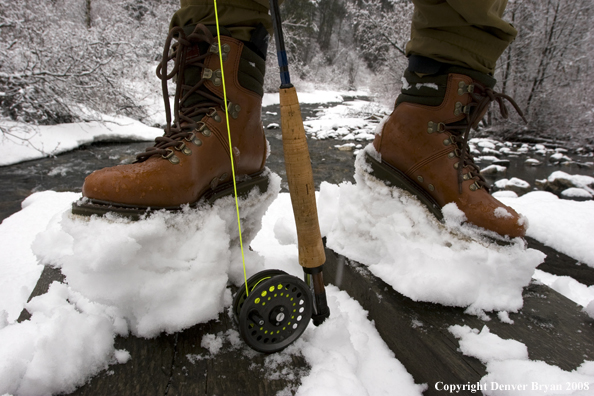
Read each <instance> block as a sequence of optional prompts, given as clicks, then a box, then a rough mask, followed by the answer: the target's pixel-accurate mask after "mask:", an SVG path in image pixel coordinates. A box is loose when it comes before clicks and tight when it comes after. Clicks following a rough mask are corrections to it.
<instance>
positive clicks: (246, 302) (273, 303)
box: [233, 270, 313, 353]
mask: <svg viewBox="0 0 594 396" xmlns="http://www.w3.org/2000/svg"><path fill="white" fill-rule="evenodd" d="M247 285H248V291H249V293H248V292H247V291H246V288H245V284H244V285H243V287H242V288H241V289H240V290H239V291H238V292H237V294H236V295H235V298H234V299H233V312H234V313H235V318H236V320H237V323H238V325H239V334H240V335H241V338H242V339H243V340H244V341H245V343H246V344H248V345H249V346H250V347H251V348H253V349H255V350H256V351H258V352H264V353H274V352H278V351H280V350H282V349H284V348H286V347H287V346H289V345H290V344H291V343H293V342H294V341H295V340H296V339H298V338H299V337H300V336H301V334H303V332H304V331H305V329H306V328H307V326H308V324H309V321H310V320H311V316H312V313H313V303H312V297H311V292H310V290H309V287H308V286H307V284H306V283H305V282H304V281H302V280H301V279H299V278H297V277H295V276H292V275H289V274H287V273H286V272H284V271H280V270H267V271H262V272H259V273H257V274H256V275H254V276H252V277H251V278H250V279H248V281H247Z"/></svg>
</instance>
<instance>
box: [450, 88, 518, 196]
mask: <svg viewBox="0 0 594 396" xmlns="http://www.w3.org/2000/svg"><path fill="white" fill-rule="evenodd" d="M470 96H471V98H472V101H471V102H470V103H469V104H468V105H466V106H465V107H464V108H462V109H461V111H462V112H463V113H464V114H465V119H464V120H462V121H461V122H459V123H456V124H449V125H442V128H443V129H442V131H449V132H450V133H452V136H451V138H450V140H451V141H452V143H453V144H455V145H456V149H455V150H454V153H455V155H456V156H457V157H458V158H460V161H459V163H458V164H457V165H456V167H457V171H458V191H459V193H460V194H462V183H463V182H464V181H465V180H474V189H480V188H485V190H487V192H489V184H488V183H487V181H486V180H485V178H484V176H483V175H482V174H481V173H480V168H479V166H478V165H477V164H476V163H475V162H474V158H473V157H472V155H471V153H470V147H469V146H468V139H469V136H470V130H471V129H472V128H473V127H474V126H476V125H478V123H479V121H480V117H482V115H483V113H484V112H485V110H486V109H487V108H488V107H489V105H490V104H491V102H496V103H497V104H498V105H499V112H500V114H501V116H502V117H503V118H505V119H507V118H508V117H509V112H508V110H507V107H506V106H505V101H508V102H509V103H510V104H511V105H512V106H513V107H514V109H515V110H516V112H517V113H518V114H519V115H520V117H522V119H523V120H524V122H527V121H526V118H525V117H524V113H523V112H522V110H521V109H520V107H519V106H518V104H517V103H516V102H515V101H514V100H513V99H512V98H511V97H510V96H508V95H505V94H502V93H499V92H495V91H493V89H492V88H488V87H483V86H481V85H479V84H476V85H474V90H473V91H472V92H470ZM464 168H467V169H469V172H468V173H466V174H464V173H463V172H462V170H463V169H464ZM471 189H473V186H472V185H471Z"/></svg>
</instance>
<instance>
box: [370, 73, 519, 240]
mask: <svg viewBox="0 0 594 396" xmlns="http://www.w3.org/2000/svg"><path fill="white" fill-rule="evenodd" d="M405 79H406V80H407V82H408V84H405V87H403V93H402V95H400V96H399V97H398V99H397V101H396V106H395V108H394V111H393V112H392V114H391V115H390V116H389V118H388V120H387V121H386V122H385V124H384V125H383V128H382V130H381V133H380V134H378V135H377V136H376V137H375V140H374V142H373V146H374V148H375V150H377V152H378V153H379V156H377V157H376V158H373V156H371V155H367V158H366V159H367V161H368V162H369V163H370V165H371V166H372V169H373V172H372V174H374V175H375V176H376V177H378V178H380V179H382V180H384V181H385V182H387V184H390V185H395V186H397V187H400V188H403V189H406V190H407V191H409V192H411V193H413V194H415V195H416V196H417V197H418V198H419V199H420V200H421V202H423V203H424V204H425V205H427V207H428V208H429V209H430V210H431V211H432V213H434V214H435V216H436V217H437V218H439V219H440V220H441V219H442V218H443V215H442V213H441V208H442V207H443V206H444V205H446V204H448V203H450V202H455V203H456V205H457V206H458V208H459V209H460V210H461V211H462V212H464V213H465V214H466V218H467V220H468V221H469V222H470V223H472V224H474V225H476V226H479V227H482V228H484V229H486V230H490V231H494V232H496V233H497V234H500V235H502V236H509V237H512V238H514V237H523V236H524V235H525V233H526V228H527V224H526V222H525V219H524V218H523V217H521V216H520V215H518V213H516V212H515V211H514V210H513V209H511V208H509V207H507V206H505V205H503V204H502V203H501V202H499V201H498V200H497V199H495V198H493V197H492V196H491V195H490V194H489V188H488V186H487V183H486V182H485V179H484V178H483V177H482V176H481V174H480V172H479V167H478V166H477V165H476V164H475V163H474V160H473V158H472V156H471V154H470V150H469V147H468V143H467V142H468V135H469V132H470V129H471V128H473V127H476V126H477V125H478V123H479V121H480V120H481V119H482V117H483V116H484V114H485V112H486V111H487V108H488V105H489V103H490V102H492V101H496V102H498V103H499V106H500V110H501V113H502V115H503V116H504V117H507V110H506V108H505V105H504V103H503V99H505V100H508V101H510V102H511V103H512V104H513V105H514V107H515V108H516V110H517V111H518V112H519V113H520V114H521V111H520V110H519V109H518V107H517V105H516V104H515V103H514V102H513V100H511V98H509V97H507V96H506V95H502V94H499V93H495V92H494V91H493V89H492V87H493V85H494V84H495V80H493V79H492V78H491V77H489V76H486V75H482V74H479V73H477V72H474V73H473V72H472V71H469V70H466V69H461V68H455V67H452V68H449V69H448V72H447V73H445V74H442V75H439V76H425V77H419V76H418V75H416V74H414V73H411V72H410V71H407V72H406V73H405Z"/></svg>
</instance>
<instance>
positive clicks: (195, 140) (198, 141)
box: [192, 135, 202, 147]
mask: <svg viewBox="0 0 594 396" xmlns="http://www.w3.org/2000/svg"><path fill="white" fill-rule="evenodd" d="M192 143H194V145H195V146H198V147H200V146H202V140H200V139H199V138H198V136H196V135H194V138H193V139H192Z"/></svg>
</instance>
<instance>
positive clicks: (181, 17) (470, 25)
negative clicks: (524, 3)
mask: <svg viewBox="0 0 594 396" xmlns="http://www.w3.org/2000/svg"><path fill="white" fill-rule="evenodd" d="M293 1H295V0H293ZM279 3H282V1H279ZM413 3H414V4H415V12H414V15H413V19H412V26H411V40H410V41H409V43H408V45H407V46H406V52H407V55H420V56H424V57H427V58H431V59H435V60H437V61H441V62H444V63H449V64H453V65H458V66H463V67H466V68H469V69H474V70H477V71H480V72H482V73H486V74H493V70H494V69H495V63H496V62H497V59H499V56H500V55H501V54H502V53H503V51H504V50H505V49H506V48H507V46H508V45H509V43H511V42H512V41H513V40H514V38H515V37H516V30H515V29H514V27H513V26H512V25H510V24H509V23H507V22H505V21H504V20H503V19H501V16H502V14H503V11H504V10H505V6H506V5H507V0H448V1H446V0H413ZM268 4H269V1H268V0H219V1H217V5H218V7H219V10H218V12H219V21H220V23H221V25H222V26H225V27H227V29H228V30H229V31H230V32H231V34H232V35H233V37H235V38H236V39H238V40H243V41H248V40H249V39H250V34H251V31H252V30H253V29H254V28H255V27H256V26H258V24H260V23H261V24H263V25H264V26H265V27H266V28H267V29H268V32H269V33H271V34H272V22H271V20H270V16H269V15H268ZM197 23H202V24H204V25H214V24H215V14H214V1H213V0H181V5H180V9H179V10H178V11H177V12H176V13H175V14H174V16H173V18H172V20H171V27H173V26H185V25H194V24H197ZM402 23H408V21H402Z"/></svg>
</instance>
